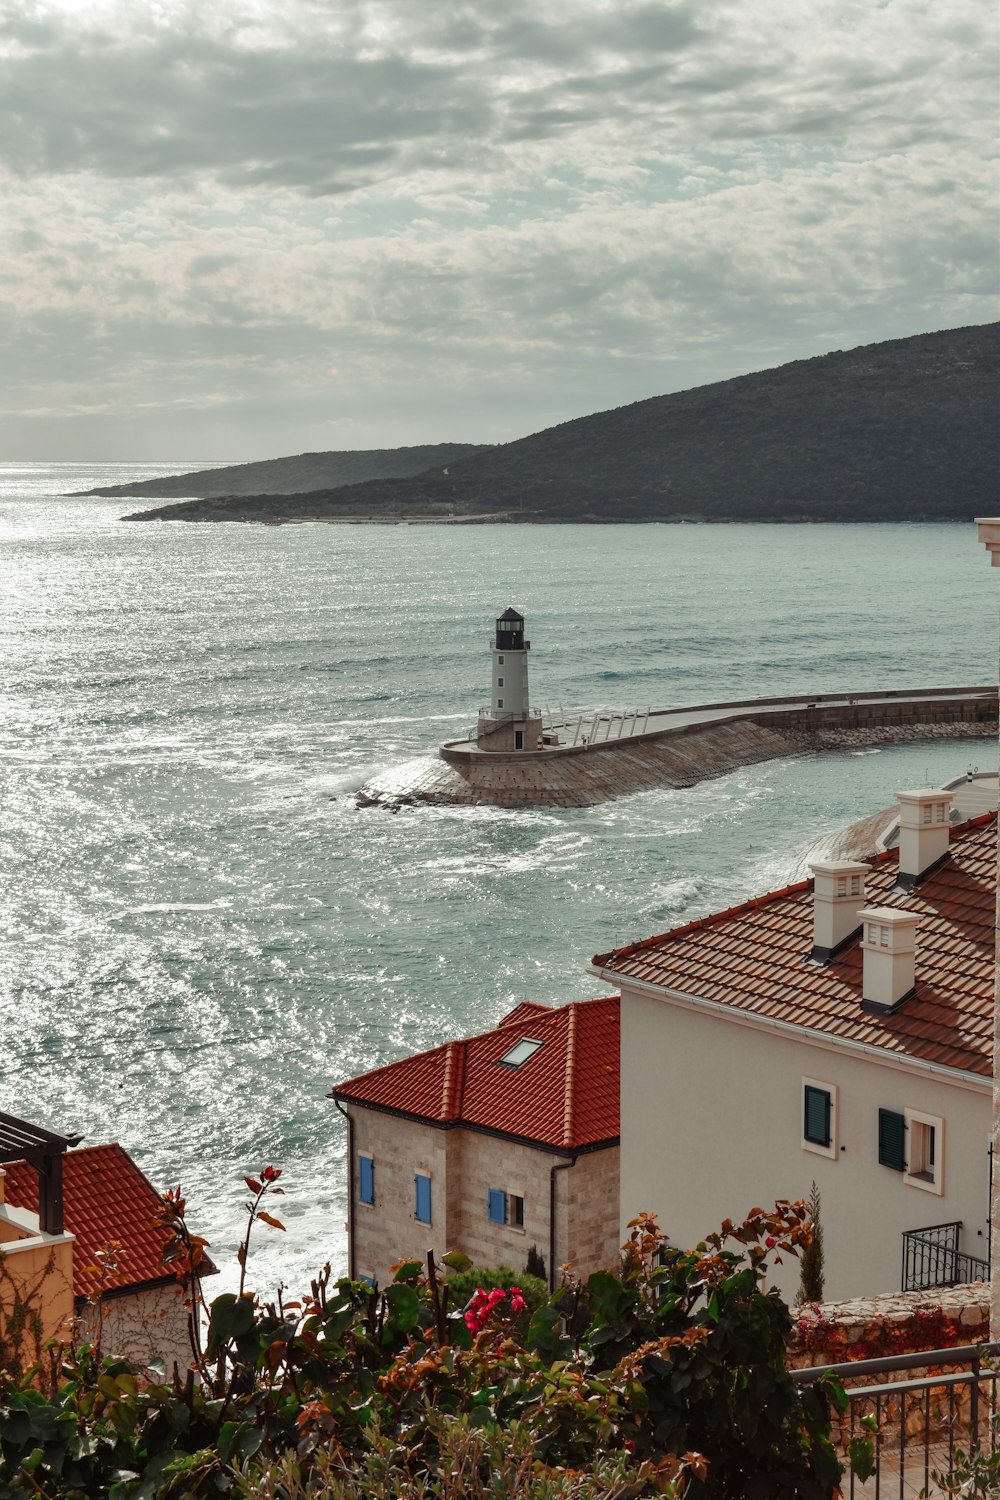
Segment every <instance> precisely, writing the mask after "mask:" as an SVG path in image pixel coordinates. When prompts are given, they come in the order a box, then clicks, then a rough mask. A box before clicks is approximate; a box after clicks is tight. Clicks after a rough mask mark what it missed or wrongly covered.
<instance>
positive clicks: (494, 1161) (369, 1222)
mask: <svg viewBox="0 0 1000 1500" xmlns="http://www.w3.org/2000/svg"><path fill="white" fill-rule="evenodd" d="M349 1112H350V1114H351V1117H352V1118H353V1120H354V1161H353V1162H352V1163H351V1170H352V1172H353V1173H354V1202H355V1209H354V1215H355V1217H354V1245H355V1262H356V1267H357V1272H358V1274H359V1275H364V1276H371V1277H373V1278H374V1279H376V1280H378V1281H379V1283H380V1284H383V1285H384V1284H385V1282H386V1281H387V1280H388V1279H390V1278H389V1270H390V1267H391V1266H393V1265H395V1264H396V1263H397V1262H398V1261H400V1260H404V1259H407V1258H412V1259H420V1260H422V1259H423V1257H424V1256H425V1255H426V1253H427V1251H428V1250H433V1251H434V1254H435V1256H436V1257H438V1258H439V1259H440V1257H441V1256H442V1255H444V1254H445V1253H446V1252H447V1251H448V1250H463V1251H464V1252H465V1254H466V1255H468V1256H469V1257H470V1259H471V1260H472V1261H473V1262H474V1263H475V1264H476V1265H480V1266H496V1265H501V1264H503V1265H508V1266H510V1267H512V1269H514V1270H516V1271H519V1270H522V1269H523V1268H524V1264H525V1261H526V1259H527V1255H528V1251H529V1249H530V1248H531V1246H532V1245H534V1246H535V1247H536V1248H537V1250H538V1252H539V1254H541V1255H542V1256H543V1257H544V1259H545V1265H546V1269H547V1270H548V1271H551V1270H552V1267H551V1265H550V1260H551V1245H550V1202H551V1180H552V1179H551V1173H552V1168H553V1167H562V1166H563V1165H566V1170H565V1171H562V1170H560V1171H557V1172H556V1175H555V1182H556V1205H557V1207H556V1268H557V1269H558V1267H559V1266H560V1265H562V1264H563V1263H565V1262H566V1261H572V1262H573V1265H574V1270H575V1272H576V1274H577V1275H582V1276H588V1275H589V1274H590V1273H591V1271H595V1270H597V1269H599V1268H604V1267H607V1268H609V1269H613V1268H614V1267H615V1266H616V1265H617V1263H618V1147H617V1146H614V1147H609V1148H607V1149H606V1150H603V1151H596V1152H590V1153H587V1154H585V1155H582V1156H580V1157H578V1159H577V1161H576V1164H575V1165H574V1166H569V1165H568V1163H569V1161H570V1160H571V1158H570V1157H569V1156H562V1155H559V1154H556V1153H554V1152H551V1151H543V1150H540V1149H538V1148H536V1147H533V1146H530V1145H527V1144H524V1143H521V1142H518V1141H509V1140H504V1139H502V1138H500V1137H499V1136H495V1135H490V1134H488V1133H486V1132H485V1131H475V1130H463V1129H455V1130H441V1129H438V1128H436V1127H435V1126H432V1125H427V1124H424V1123H422V1122H420V1121H414V1120H405V1119H400V1118H399V1117H398V1116H396V1115H388V1114H382V1113H380V1112H379V1111H377V1110H372V1109H365V1108H359V1107H358V1106H356V1105H355V1106H351V1107H350V1111H349ZM362 1154H363V1155H365V1156H370V1157H371V1158H372V1159H373V1161H374V1163H375V1202H374V1204H366V1203H360V1202H358V1198H357V1192H358V1165H357V1158H358V1156H359V1155H362ZM417 1172H421V1173H426V1175H428V1176H429V1177H430V1178H431V1198H432V1205H431V1206H432V1222H431V1223H430V1224H423V1223H420V1222H419V1221H418V1220H417V1219H416V1217H415V1189H414V1176H415V1174H416V1173H417ZM490 1188H494V1189H499V1190H501V1191H503V1192H504V1193H506V1194H508V1198H509V1197H510V1196H513V1195H516V1196H517V1197H519V1198H521V1199H523V1203H524V1223H523V1225H515V1224H510V1223H506V1224H498V1223H494V1222H493V1221H492V1220H491V1219H490V1217H489V1212H488V1194H489V1190H490Z"/></svg>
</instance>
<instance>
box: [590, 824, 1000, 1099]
mask: <svg viewBox="0 0 1000 1500" xmlns="http://www.w3.org/2000/svg"><path fill="white" fill-rule="evenodd" d="M996 820H997V814H996V813H987V814H986V815H985V816H983V817H980V818H974V819H973V820H972V821H971V822H969V823H966V824H964V825H963V826H962V827H960V828H956V829H954V830H953V831H952V836H951V846H950V854H951V857H950V858H949V859H947V860H945V861H944V863H942V864H941V865H939V866H938V867H937V868H936V869H932V870H931V871H930V872H929V873H928V874H927V875H926V876H925V877H924V879H923V880H922V881H921V883H920V884H919V885H918V886H917V888H916V889H915V890H913V891H910V892H908V893H907V892H902V891H894V890H893V889H892V887H893V884H894V882H895V880H896V874H897V864H898V855H897V853H896V852H895V851H892V852H890V853H889V854H886V855H882V856H880V857H878V858H876V859H873V860H871V861H868V863H869V865H870V873H869V875H868V877H867V883H866V887H865V899H866V902H867V904H868V905H870V906H876V905H877V906H894V907H899V908H901V909H903V910H906V911H914V912H918V913H919V914H920V918H921V920H920V923H919V926H918V927H917V954H916V993H915V994H914V995H913V997H912V998H911V999H909V1000H907V1001H906V1002H905V1004H904V1005H903V1006H902V1008H901V1009H900V1010H899V1011H898V1012H897V1013H896V1014H895V1015H891V1016H874V1015H868V1014H866V1013H865V1012H863V1011H862V1010H861V1008H860V1002H861V963H862V961H861V949H860V940H856V941H854V942H852V943H851V944H850V945H849V946H848V947H847V948H846V949H844V950H843V951H842V952H841V953H839V954H838V955H836V956H835V957H834V958H833V959H832V960H831V962H830V963H828V964H827V965H825V966H820V965H817V964H814V963H808V962H805V961H804V960H805V958H806V955H808V954H809V952H810V950H811V948H812V881H810V880H805V881H800V882H799V883H798V884H797V885H790V886H786V887H785V889H784V890H780V891H772V892H771V893H770V894H769V895H766V896H760V897H758V898H756V899H755V900H752V901H747V902H744V904H743V905H742V906H734V907H731V908H730V909H729V910H728V911H723V912H717V913H716V914H715V915H714V916H710V917H705V918H703V919H702V920H700V921H695V922H689V923H687V925H686V926H684V927H677V928H675V929H674V930H673V931H672V932H666V933H662V934H661V935H660V936H659V937H652V938H646V939H645V940H644V941H643V942H641V943H634V944H632V945H631V946H630V947H626V948H617V949H614V950H613V951H612V952H611V953H602V954H598V955H597V956H596V957H595V959H594V964H595V966H597V967H598V968H600V969H602V970H603V971H604V973H606V974H607V975H608V977H609V978H611V979H614V980H616V981H618V982H620V981H621V980H625V981H627V980H629V979H635V980H641V981H643V982H645V983H647V984H652V985H661V986H664V987H666V988H669V989H674V990H679V991H681V992H682V993H684V994H688V995H694V996H698V997H699V998H701V999H705V1000H709V1001H715V1002H716V1003H717V1004H718V1005H719V1006H720V1007H727V1008H732V1009H734V1010H741V1011H747V1012H750V1013H752V1014H753V1015H757V1016H760V1017H762V1018H767V1019H773V1020H779V1021H784V1022H790V1023H791V1024H793V1025H795V1026H801V1027H804V1028H807V1029H809V1030H812V1031H818V1032H825V1033H827V1034H829V1035H833V1036H840V1037H844V1038H849V1039H850V1040H851V1041H852V1042H860V1043H864V1044H866V1045H868V1046H872V1047H882V1048H885V1049H886V1050H887V1051H889V1052H893V1053H902V1054H905V1055H907V1056H910V1057H914V1058H918V1059H920V1060H922V1061H924V1062H933V1063H939V1064H941V1065H943V1066H944V1067H947V1068H957V1069H959V1070H961V1071H962V1072H966V1073H976V1074H979V1075H980V1076H981V1077H984V1078H989V1077H990V1076H991V1074H992V1041H993V985H994V921H995V901H996V883H997V828H996Z"/></svg>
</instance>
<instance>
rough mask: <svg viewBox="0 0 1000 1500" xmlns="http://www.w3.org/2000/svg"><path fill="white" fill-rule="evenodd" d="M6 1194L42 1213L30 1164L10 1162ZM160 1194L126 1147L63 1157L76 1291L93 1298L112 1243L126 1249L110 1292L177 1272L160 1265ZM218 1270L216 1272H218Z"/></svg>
mask: <svg viewBox="0 0 1000 1500" xmlns="http://www.w3.org/2000/svg"><path fill="white" fill-rule="evenodd" d="M4 1171H5V1172H6V1174H7V1177H6V1181H5V1183H4V1192H5V1196H6V1199H7V1202H8V1203H12V1204H13V1205H14V1206H15V1207H16V1208H26V1209H29V1210H30V1211H31V1212H32V1213H37V1212H38V1177H37V1174H36V1172H35V1169H34V1167H32V1166H30V1165H29V1164H28V1162H26V1161H14V1162H7V1163H6V1165H5V1166H4ZM159 1203H160V1195H159V1193H158V1192H157V1191H156V1189H155V1188H154V1186H153V1184H152V1183H151V1182H150V1181H149V1179H148V1178H147V1177H146V1176H144V1175H143V1173H142V1172H140V1170H139V1168H138V1167H137V1166H136V1164H135V1162H134V1161H133V1160H132V1158H131V1157H130V1156H129V1154H128V1152H127V1151H124V1150H123V1149H122V1147H121V1146H118V1145H111V1146H83V1147H81V1148H80V1149H79V1150H77V1151H67V1152H66V1154H65V1156H64V1157H63V1216H64V1221H65V1224H66V1228H67V1230H68V1231H69V1233H70V1234H73V1235H75V1236H76V1244H75V1245H74V1247H73V1291H74V1293H75V1295H76V1296H77V1297H89V1296H92V1295H93V1294H94V1292H95V1291H96V1290H97V1288H98V1284H99V1280H100V1278H99V1276H98V1275H97V1274H95V1273H94V1272H92V1271H91V1269H90V1268H91V1267H93V1266H95V1265H96V1264H97V1262H96V1259H95V1257H96V1255H97V1252H98V1251H99V1250H102V1249H103V1248H104V1246H105V1245H108V1244H114V1243H117V1244H120V1245H121V1246H122V1250H121V1252H120V1254H119V1268H118V1271H117V1274H115V1275H114V1276H112V1277H110V1278H109V1280H108V1282H107V1283H106V1284H107V1285H108V1286H109V1287H122V1288H124V1287H137V1286H143V1285H144V1284H145V1283H147V1282H150V1281H159V1280H160V1279H161V1278H163V1277H165V1276H171V1275H172V1272H171V1271H169V1270H168V1269H167V1268H165V1267H164V1266H163V1265H161V1263H160V1252H161V1251H162V1249H163V1245H164V1243H165V1237H164V1235H163V1234H162V1233H161V1232H160V1231H158V1230H155V1229H154V1228H153V1227H152V1224H153V1216H154V1214H155V1213H156V1210H157V1208H158V1207H159ZM214 1269H215V1268H214V1266H213V1267H212V1270H214Z"/></svg>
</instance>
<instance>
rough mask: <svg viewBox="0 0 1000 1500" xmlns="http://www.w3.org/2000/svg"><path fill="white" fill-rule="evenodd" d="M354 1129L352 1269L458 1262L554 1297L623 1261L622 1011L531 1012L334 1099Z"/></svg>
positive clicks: (379, 1273) (365, 1077) (377, 1272)
mask: <svg viewBox="0 0 1000 1500" xmlns="http://www.w3.org/2000/svg"><path fill="white" fill-rule="evenodd" d="M330 1097H331V1098H332V1099H334V1100H335V1102H336V1104H337V1107H338V1108H339V1109H340V1111H341V1113H342V1114H344V1115H345V1117H346V1119H347V1121H348V1141H349V1161H350V1164H351V1166H350V1189H349V1197H348V1203H349V1217H348V1225H347V1228H348V1241H349V1266H350V1273H351V1275H352V1276H363V1277H366V1278H369V1279H371V1280H377V1281H379V1282H380V1283H384V1282H385V1281H386V1280H387V1279H388V1277H389V1269H390V1267H391V1266H392V1265H393V1264H395V1263H396V1262H397V1261H400V1260H404V1259H408V1258H420V1259H422V1258H423V1257H424V1256H425V1255H426V1253H427V1251H428V1250H429V1249H430V1250H433V1251H434V1253H435V1255H436V1256H438V1257H440V1256H441V1255H443V1254H444V1253H445V1252H447V1251H448V1250H455V1249H459V1250H463V1251H464V1252H465V1253H466V1254H467V1255H468V1256H470V1257H471V1259H472V1260H473V1261H474V1262H475V1263H476V1264H477V1265H482V1266H493V1265H497V1264H505V1265H509V1266H512V1267H513V1268H514V1269H515V1270H520V1269H521V1268H522V1267H524V1265H525V1262H526V1260H527V1256H528V1252H529V1250H530V1249H531V1248H532V1247H534V1248H535V1250H536V1251H537V1253H538V1254H539V1255H541V1256H542V1258H543V1259H544V1262H545V1266H546V1271H547V1274H548V1276H549V1279H550V1281H552V1282H554V1281H555V1280H557V1279H558V1271H559V1268H560V1267H561V1266H562V1265H564V1264H565V1263H566V1262H572V1264H573V1267H574V1270H575V1271H576V1273H577V1274H580V1275H588V1274H589V1273H590V1272H591V1271H594V1270H596V1269H598V1268H599V1267H608V1268H612V1267H614V1266H615V1265H616V1264H617V1260H618V1254H619V1233H618V1229H619V1223H618V1220H619V1215H618V1097H619V1062H618V999H617V997H611V998H608V999H601V1000H586V1001H579V1002H576V1003H574V1004H572V1005H563V1006H559V1007H557V1008H549V1007H547V1006H544V1005H535V1004H531V1003H529V1002H525V1003H524V1004H522V1005H519V1006H518V1007H517V1008H516V1009H515V1010H513V1011H511V1013H510V1014H509V1015H508V1016H506V1017H505V1018H504V1020H503V1021H501V1023H500V1025H499V1026H497V1027H496V1029H495V1030H493V1031H488V1032H485V1033H484V1034H482V1035H481V1036H474V1037H469V1038H467V1039H465V1040H462V1041H453V1042H447V1043H445V1045H444V1046H441V1047H434V1048H432V1049H431V1050H430V1051H428V1052H420V1053H418V1054H416V1056H413V1057H407V1058H403V1059H402V1060H401V1061H399V1062H395V1063H390V1064H389V1065H388V1066H387V1067H384V1068H378V1069H376V1070H375V1071H374V1072H371V1073H364V1074H362V1075H361V1076H360V1077H358V1078H352V1079H349V1080H348V1081H347V1082H345V1083H341V1084H338V1085H337V1086H336V1087H335V1088H334V1089H333V1090H332V1091H331V1095H330Z"/></svg>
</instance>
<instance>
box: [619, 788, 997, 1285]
mask: <svg viewBox="0 0 1000 1500" xmlns="http://www.w3.org/2000/svg"><path fill="white" fill-rule="evenodd" d="M899 802H900V837H899V847H898V849H894V850H892V851H890V852H889V853H886V854H882V855H877V856H874V857H872V858H871V859H866V860H863V861H859V860H849V859H840V860H829V861H824V862H819V863H816V864H814V865H812V866H811V869H812V872H813V878H812V879H810V880H804V881H800V882H798V883H797V884H794V885H790V886H788V887H786V888H785V889H783V890H779V891H773V892H771V893H770V894H768V895H765V896H761V897H759V898H757V899H754V900H750V901H747V902H745V903H743V904H742V905H740V906H736V907H733V908H731V909H730V910H729V911H723V912H718V913H716V914H715V915H713V916H709V917H706V918H704V919H702V920H699V921H694V922H689V923H687V924H686V925H685V926H682V927H678V928H676V929H674V930H673V931H670V932H665V933H662V934H660V935H659V936H657V937H652V938H647V939H644V940H643V941H641V942H636V943H633V944H631V945H629V946H626V947H622V948H618V949H615V950H614V951H612V952H610V953H602V954H598V955H597V956H596V957H595V958H594V960H593V964H592V968H591V972H592V973H593V974H596V975H598V976H599V977H600V978H602V979H604V980H606V981H607V982H608V983H610V984H613V985H614V986H615V988H616V989H619V990H620V997H621V998H620V1017H621V1069H622V1081H623V1086H622V1100H621V1201H620V1213H621V1219H622V1227H623V1228H624V1225H625V1223H626V1222H627V1221H628V1219H629V1218H631V1217H633V1216H634V1215H635V1214H636V1213H638V1212H639V1211H641V1210H651V1211H654V1212H656V1213H657V1214H658V1215H659V1218H660V1223H661V1226H662V1227H663V1229H664V1230H665V1231H666V1232H667V1234H668V1235H669V1236H670V1238H671V1240H672V1241H673V1242H674V1243H676V1244H680V1245H688V1244H693V1243H696V1242H697V1241H698V1240H699V1239H701V1238H702V1237H703V1236H704V1235H705V1234H706V1233H707V1232H708V1231H710V1230H712V1229H713V1228H716V1227H717V1226H718V1225H719V1223H720V1222H721V1221H722V1219H724V1218H727V1217H728V1218H732V1219H735V1220H738V1219H739V1218H741V1217H742V1214H743V1212H744V1211H745V1210H746V1209H749V1208H750V1207H752V1206H754V1205H758V1204H759V1205H763V1206H766V1205H767V1204H769V1203H773V1202H774V1201H775V1199H777V1198H789V1199H795V1198H807V1197H808V1196H809V1193H810V1187H811V1184H812V1183H813V1182H815V1183H816V1185H817V1187H818V1188H819V1191H820V1199H821V1221H822V1225H823V1234H824V1251H825V1261H826V1295H827V1297H828V1298H832V1299H834V1300H840V1299H844V1298H849V1297H855V1296H865V1295H872V1294H877V1293H881V1292H888V1291H894V1290H898V1289H899V1288H900V1285H901V1282H902V1284H903V1286H904V1288H919V1287H922V1286H933V1285H942V1284H946V1283H950V1282H960V1281H970V1280H974V1279H979V1278H980V1277H982V1278H986V1277H988V1274H989V1272H988V1262H989V1225H990V1206H989V1205H990V1181H991V1173H992V1161H991V1152H990V1138H991V1127H992V1087H993V1062H992V1048H993V991H994V902H995V891H996V868H997V863H996V862H997V815H996V813H988V814H986V815H984V816H981V817H977V818H973V819H972V820H971V821H969V822H966V823H965V824H963V825H961V826H953V824H952V814H951V793H950V792H949V791H948V790H946V789H939V788H924V789H920V790H917V791H911V792H901V793H899ZM998 1166H1000V1164H998ZM798 1276H799V1271H798V1266H797V1265H784V1266H780V1267H777V1268H776V1269H775V1271H774V1280H775V1282H776V1283H777V1285H778V1286H779V1287H780V1288H781V1290H782V1291H783V1292H784V1293H785V1294H786V1295H794V1293H795V1291H796V1288H797V1284H798Z"/></svg>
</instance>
